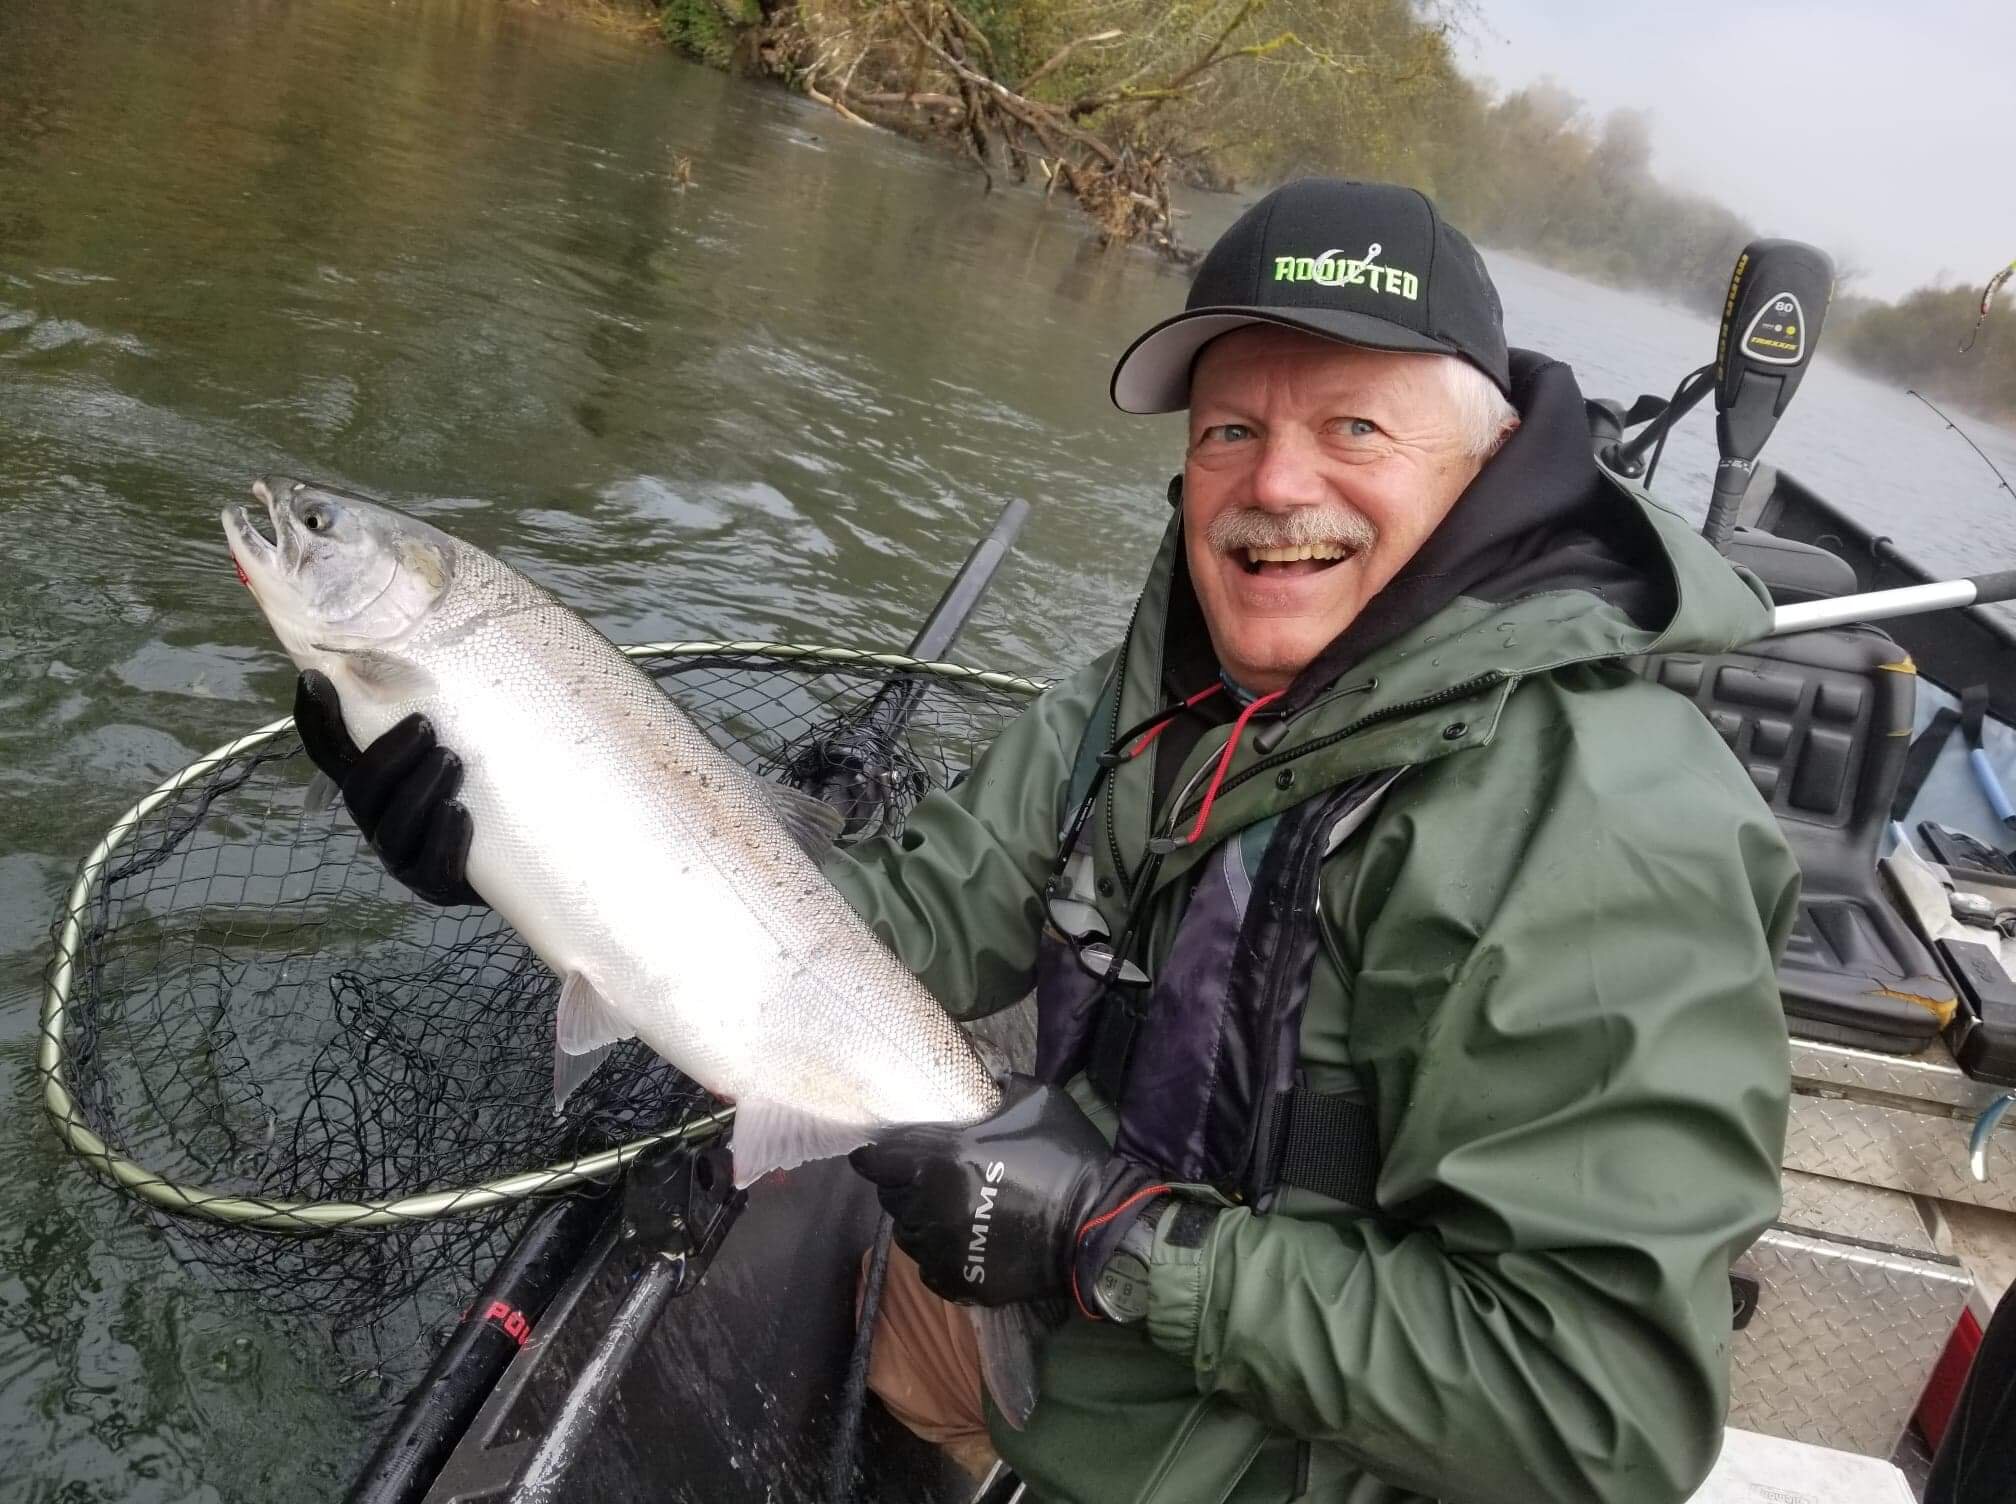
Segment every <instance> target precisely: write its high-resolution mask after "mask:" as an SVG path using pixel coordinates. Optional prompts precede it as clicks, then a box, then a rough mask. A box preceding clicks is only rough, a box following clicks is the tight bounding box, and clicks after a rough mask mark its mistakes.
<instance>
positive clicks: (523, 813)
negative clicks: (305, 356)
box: [224, 477, 1043, 1426]
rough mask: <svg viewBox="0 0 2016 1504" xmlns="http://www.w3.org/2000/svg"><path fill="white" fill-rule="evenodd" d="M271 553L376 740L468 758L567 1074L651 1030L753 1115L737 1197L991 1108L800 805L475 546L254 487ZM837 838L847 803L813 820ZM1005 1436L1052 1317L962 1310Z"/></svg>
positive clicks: (966, 1053) (688, 1068) (360, 737)
mask: <svg viewBox="0 0 2016 1504" xmlns="http://www.w3.org/2000/svg"><path fill="white" fill-rule="evenodd" d="M253 494H254V495H255V496H257V497H258V498H259V500H261V501H262V502H264V503H265V504H266V509H267V512H268V514H269V516H270V518H271V520H272V525H273V530H274V538H273V540H272V541H270V542H269V541H268V540H267V539H266V538H265V536H264V535H263V534H261V533H260V532H259V530H258V529H257V528H256V527H255V526H254V525H253V524H252V522H251V519H250V517H249V516H248V514H247V513H246V510H245V509H244V508H243V507H233V508H228V509H227V510H226V511H225V513H224V531H225V535H226V537H227V538H229V540H230V543H231V553H232V558H233V561H234V563H235V564H236V566H237V569H238V575H239V578H240V579H241V580H243V581H244V582H245V584H246V585H247V586H248V587H249V588H250V589H251V591H252V593H253V596H254V598H255V599H256V600H257V601H258V603H259V608H260V610H261V611H263V612H264V613H265V614H266V618H267V620H268V622H269V623H270V624H271V625H272V627H273V630H274V633H275V635H276V636H278V637H279V639H280V641H281V644H282V645H283V646H284V647H285V648H286V649H287V652H288V654H289V656H290V657H292V658H293V660H294V662H295V663H296V664H297V665H299V666H300V667H301V668H302V669H303V670H304V671H306V670H310V669H312V670H315V671H316V672H319V673H323V674H326V675H328V677H329V678H330V680H331V682H332V683H334V685H335V686H336V690H337V694H338V698H339V699H340V701H341V703H342V707H343V719H344V724H345V726H346V728H347V729H348V730H349V732H350V734H351V736H352V737H353V739H355V740H356V741H357V743H358V744H359V745H360V746H362V745H368V744H369V743H370V742H372V741H374V740H376V739H377V738H378V737H379V736H380V735H382V734H383V733H384V732H385V731H386V730H387V729H389V728H390V727H391V726H392V725H394V724H395V723H396V722H398V721H399V720H401V719H403V718H404V717H405V716H407V715H409V714H411V713H413V712H415V711H420V712H423V713H425V714H426V715H427V716H428V717H429V718H430V719H431V720H432V721H433V723H434V727H435V731H436V735H437V737H438V738H439V740H440V742H441V744H442V745H444V746H447V747H451V748H453V749H454V750H455V752H456V753H457V755H458V756H460V757H461V759H462V763H463V779H462V786H461V791H460V794H459V797H460V799H461V801H462V803H463V804H464V806H465V807H466V808H467V809H468V811H469V814H470V817H471V823H472V826H473V835H472V839H471V843H470V848H469V854H468V862H467V874H468V877H469V880H470V882H471V883H472V884H473V885H474V887H475V888H476V891H477V892H478V893H480V894H482V896H483V898H484V899H485V900H486V901H487V902H488V903H489V904H490V905H491V906H492V907H493V908H495V909H496V910H497V911H498V913H500V914H502V915H503V916H504V918H505V919H506V920H508V921H509V922H510V923H511V924H512V925H513V927H515V928H516V929H517V930H518V932H519V933H520V934H521V935H523V936H524V938H525V940H526V941H527V943H528V944H530V945H531V947H532V949H533V950H534V951H535V952H536V953H537V954H538V955H539V957H540V959H542V960H543V961H545V962H546V963H547V964H548V965H549V966H551V967H552V968H553V969H554V971H556V972H557V973H559V974H560V975H561V977H562V978H563V983H562V990H561V999H560V1010H559V1016H558V1018H557V1020H556V1032H555V1044H556V1050H555V1056H554V1060H555V1077H554V1085H555V1092H556V1096H558V1095H564V1092H565V1090H566V1089H567V1085H568V1082H569V1081H570V1080H571V1079H573V1078H574V1073H573V1070H572V1068H570V1065H569V1062H570V1061H582V1060H585V1059H592V1058H593V1055H594V1052H595V1051H596V1050H597V1049H599V1048H600V1047H601V1046H603V1045H605V1044H607V1043H609V1042H611V1041H613V1040H615V1039H618V1038H626V1037H629V1036H630V1035H632V1034H635V1035H636V1036H637V1037H638V1038H640V1039H642V1040H643V1041H644V1042H645V1043H646V1044H647V1045H649V1046H650V1047H651V1048H652V1049H654V1050H656V1051H657V1052H658V1053H659V1054H660V1055H663V1056H664V1057H665V1058H666V1059H667V1060H669V1061H671V1062H672V1063H673V1064H674V1065H676V1066H678V1067H679V1069H681V1070H682V1071H684V1072H685V1073H686V1074H687V1075H689V1076H691V1077H692V1078H693V1079H694V1080H696V1081H698V1082H699V1083H700V1084H701V1085H702V1086H704V1087H706V1088H707V1089H708V1090H709V1091H712V1092H715V1093H717V1094H718V1095H721V1096H724V1097H727V1098H729V1099H731V1100H732V1101H734V1103H735V1104H736V1110H735V1130H734V1155H735V1177H736V1179H737V1181H739V1182H741V1183H742V1184H745V1185H746V1184H747V1183H749V1182H750V1181H752V1180H754V1179H756V1178H757V1177H758V1176H760V1175H762V1174H764V1173H765V1172H767V1171H769V1170H771V1169H777V1168H784V1167H788V1166H790V1165H793V1164H797V1163H799V1162H800V1161H802V1160H807V1159H817V1158H822V1157H825V1156H827V1155H832V1154H838V1153H842V1152H844V1151H845V1150H848V1149H851V1148H853V1147H855V1146H856V1145H858V1144H861V1143H865V1142H867V1141H869V1140H870V1139H873V1138H875V1137H876V1136H878V1135H879V1134H880V1133H882V1132H883V1131H885V1130H887V1129H889V1128H893V1127H896V1126H899V1125H903V1124H910V1123H934V1122H945V1123H969V1122H975V1121H978V1120H979V1119H981V1118H983V1117H986V1116H987V1115H988V1114H990V1113H991V1112H993V1111H994V1110H995V1108H996V1107H998V1106H999V1105H1000V1100H1001V1093H1000V1089H999V1087H997V1086H996V1085H995V1083H994V1081H993V1080H992V1078H991V1077H990V1076H989V1075H988V1073H987V1071H986V1068H985V1066H984V1065H983V1064H982V1063H981V1060H980V1057H979V1055H978V1053H977V1052H976V1051H975V1050H974V1048H973V1046H972V1045H971V1044H970V1043H969V1042H968V1041H967V1039H966V1037H965V1035H963V1034H962V1033H960V1031H959V1029H958V1027H957V1026H956V1025H955V1024H953V1022H952V1020H951V1018H950V1017H949V1016H948V1015H947V1014H946V1013H945V1011H944V1010H943V1009H942V1008H940V1007H939V1006H938V1004H937V1002H936V1001H935V1000H934V999H933V998H932V997H931V995H930V993H929V992H927V991H926V990H925V989H924V987H923V985H922V984H921V983H919V982H918V981H917V979H916V978H915V977H913V976H912V975H911V974H910V973H909V972H908V971H906V970H904V968H903V967H902V966H901V964H899V963H898V961H897V960H896V958H895V956H894V955H893V954H892V953H891V952H890V951H888V950H887V949H886V948H884V947H883V945H882V944H881V942H879V941H878V940H876V938H875V937H874V935H873V934H872V933H870V931H869V930H868V928H867V926H866V925H865V924H863V923H862V921H861V920H860V919H859V918H858V917H856V915H855V914H854V912H853V910H852V909H850V908H849V907H848V906H847V903H846V901H845V900H844V899H842V898H841V897H840V895H839V893H838V892H837V891H836V890H835V889H834V888H833V887H832V886H831V885H830V884H828V883H827V882H826V880H825V877H824V876H823V875H822V874H821V872H820V871H819V868H818V865H817V864H816V863H815V862H814V861H813V860H812V858H811V857H810V856H808V855H807V854H806V852H805V850H804V849H803V848H802V847H801V846H800V844H799V838H798V836H796V835H794V834H793V826H796V827H798V828H801V829H803V828H809V827H810V826H811V825H813V824H814V823H816V822H814V821H813V820H812V819H811V817H810V815H809V814H808V811H807V809H806V808H797V809H795V810H792V811H790V812H789V813H788V819H787V815H786V814H784V813H780V808H779V806H780V803H781V804H782V805H784V806H786V807H788V806H790V805H791V804H792V801H793V799H794V798H798V799H800V800H801V802H802V803H803V804H804V805H806V806H812V807H815V808H817V806H815V805H814V803H813V801H809V800H802V796H792V795H789V794H785V793H780V792H778V791H776V790H774V789H772V788H770V786H768V785H766V784H764V783H763V782H762V781H761V780H759V779H758V778H756V777H755V776H754V775H753V774H750V773H748V772H746V771H744V770H743V769H742V768H741V766H740V765H739V764H737V763H736V762H735V761H734V759H732V758H731V757H729V756H728V754H727V753H725V752H723V751H722V750H721V749H720V748H719V747H717V746H715V745H714V743H713V741H712V740H711V739H710V738H709V737H708V736H707V735H706V733H705V732H703V731H701V730H700V728H699V727H698V726H696V725H695V724H694V723H693V722H692V721H691V720H690V719H688V718H687V716H686V715H685V714H684V713H683V712H682V711H681V710H680V709H679V708H678V706H677V705H675V704H674V703H673V702H672V701H671V700H670V699H669V698H668V697H667V696H666V695H665V694H664V693H663V692H662V691H661V690H660V689H659V688H658V686H657V685H656V684H654V683H652V682H651V680H650V679H649V678H647V677H646V676H645V675H644V674H643V673H642V672H641V671H640V670H639V669H638V668H637V667H636V665H635V664H633V663H631V662H630V660H629V659H627V658H625V657H624V656H623V655H622V654H621V653H620V652H618V651H617V650H616V648H615V647H614V646H613V645H612V644H611V643H610V642H609V641H608V640H607V639H606V638H604V637H603V636H602V635H601V634H600V633H598V632H596V631H595V630H594V628H592V627H590V626H589V625H588V624H587V623H586V622H585V621H583V620H582V619H581V618H580V617H578V616H576V615H575V614H574V613H573V612H572V611H570V610H568V609H567V608H566V607H565V606H563V605H561V604H560V602H558V601H557V600H555V599H554V598H553V597H552V596H551V595H549V594H547V593H546V592H545V591H544V590H542V589H540V588H539V587H538V586H537V585H535V584H533V583H532V582H531V581H530V580H528V579H526V578H525V577H524V576H523V575H520V574H519V573H517V572H516V571H515V570H513V569H511V568H509V567H508V566H506V565H505V564H503V563H501V562H500V561H498V560H497V559H494V558H492V557H491V556H490V555H488V554H486V553H484V552H483V551H482V550H480V549H476V548H472V547H470V546H469V545H468V544H466V543H463V542H461V541H460V540H459V539H456V538H454V537H451V536H450V535H449V534H447V533H443V532H441V531H440V530H439V529H437V528H434V527H430V526H428V525H427V524H426V523H423V522H420V521H417V520H416V519H414V518H410V517H406V516H404V515H403V514H401V513H398V512H395V511H393V510H392V509H391V508H389V507H385V506H381V505H379V504H378V503H375V502H370V501H366V500H363V499H361V498H358V497H351V496H344V495H341V494H340V493H337V492H333V491H329V490H326V489H324V488H320V487H311V486H306V485H304V484H302V483H300V482H297V481H288V480H282V479H279V478H274V477H269V478H268V479H267V480H265V481H261V482H259V483H257V484H256V485H254V487H253ZM819 812H820V814H821V816H822V817H823V819H824V820H825V821H826V822H828V828H829V829H830V828H832V826H833V825H835V824H837V818H836V817H835V815H834V813H833V812H832V811H830V810H824V809H823V808H820V810H819ZM969 1310H970V1311H971V1312H972V1320H973V1324H974V1328H975V1331H976V1333H977V1336H978V1341H979V1348H980V1362H981V1372H982V1376H983V1378H984V1379H985V1381H986V1384H987V1388H988V1391H989V1393H991V1394H992V1395H993V1397H994V1399H995V1402H996V1404H997V1405H998V1406H999V1408H1000V1410H1001V1413H1002V1414H1003V1415H1004V1416H1005V1417H1006V1418H1007V1420H1008V1422H1009V1424H1010V1425H1014V1426H1020V1425H1022V1424H1023V1423H1024V1422H1025V1421H1026V1420H1027V1418H1028V1416H1029V1415H1030V1413H1031V1412H1032V1411H1033V1410H1034V1408H1035V1404H1036V1384H1037V1378H1036V1373H1037V1370H1036V1352H1037V1347H1038V1344H1039V1342H1040V1340H1041V1338H1040V1332H1041V1329H1042V1324H1043V1318H1042V1316H1041V1314H1040V1313H1038V1312H1037V1311H1036V1310H1035V1309H1034V1308H1032V1307H1029V1306H1026V1305H1024V1306H1006V1307H1000V1308H993V1309H983V1308H979V1307H970V1308H969Z"/></svg>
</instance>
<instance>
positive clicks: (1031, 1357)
mask: <svg viewBox="0 0 2016 1504" xmlns="http://www.w3.org/2000/svg"><path fill="white" fill-rule="evenodd" d="M966 1309H967V1311H968V1312H969V1313H970V1314H971V1316H972V1318H973V1330H974V1333H975V1335H976V1336H977V1337H978V1338H979V1341H980V1377H981V1378H982V1379H983V1380H984V1381H985V1382H986V1385H987V1392H988V1394H990V1395H992V1396H993V1399H994V1407H995V1408H996V1409H997V1410H999V1411H1000V1412H1001V1416H1002V1419H1004V1420H1006V1421H1007V1422H1008V1424H1009V1425H1010V1426H1011V1427H1013V1428H1014V1429H1015V1430H1017V1431H1019V1430H1021V1429H1022V1428H1023V1427H1024V1426H1026V1425H1027V1424H1028V1423H1029V1417H1030V1415H1032V1414H1033V1413H1034V1412H1035V1409H1036V1368H1037V1354H1038V1352H1039V1350H1040V1348H1041V1346H1042V1343H1043V1337H1044V1334H1045V1333H1046V1332H1047V1331H1048V1330H1049V1327H1050V1322H1049V1321H1048V1320H1047V1319H1046V1317H1045V1316H1044V1313H1043V1310H1042V1308H1041V1307H1039V1306H1034V1305H1014V1306H968V1307H967V1308H966Z"/></svg>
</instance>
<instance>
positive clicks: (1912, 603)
mask: <svg viewBox="0 0 2016 1504" xmlns="http://www.w3.org/2000/svg"><path fill="white" fill-rule="evenodd" d="M1979 595H1980V590H1979V589H1978V587H1977V586H1976V584H1975V582H1974V581H1973V580H1941V581H1939V582H1938V583H1936V584H1932V585H1906V586H1904V587H1903V588H1902V589H1900V590H1872V591H1870V592H1869V593H1868V594H1866V595H1837V596H1835V597H1834V598H1833V599H1831V600H1824V601H1806V602H1803V603H1801V604H1800V605H1797V606H1780V607H1778V608H1777V610H1775V611H1773V612H1772V613H1771V630H1770V632H1769V633H1768V634H1766V635H1768V636H1771V637H1782V636H1783V635H1784V634H1785V633H1787V632H1811V631H1814V630H1815V629H1817V628H1820V627H1838V626H1841V625H1843V624H1844V623H1846V622H1851V621H1881V620H1882V619H1883V618H1884V617H1886V616H1913V615H1916V614H1917V613H1918V612H1920V611H1943V610H1945V609H1947V608H1948V607H1951V606H1971V605H1973V604H1974V601H1975V599H1976V598H1977V597H1978V596H1979Z"/></svg>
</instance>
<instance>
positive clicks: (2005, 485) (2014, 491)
mask: <svg viewBox="0 0 2016 1504" xmlns="http://www.w3.org/2000/svg"><path fill="white" fill-rule="evenodd" d="M2002 275H2003V276H2005V277H2006V276H2008V275H2009V274H2008V273H2007V272H2004V273H2003V274H2002ZM1904 395H1905V396H1907V397H1916V398H1917V399H1918V400H1919V401H1920V402H1922V403H1924V404H1925V405H1926V406H1927V407H1929V408H1931V409H1932V411H1933V412H1934V413H1937V414H1938V416H1939V419H1940V421H1941V422H1943V423H1944V424H1945V425H1946V426H1947V427H1948V428H1950V429H1952V430H1953V431H1954V432H1955V433H1957V434H1959V435H1960V439H1961V442H1962V443H1964V444H1965V445H1966V446H1967V447H1968V448H1969V449H1971V450H1973V451H1974V452H1975V453H1976V454H1978V455H1980V456H1981V463H1982V464H1984V465H1986V466H1987V467H1988V468H1989V470H1991V471H1992V472H1993V473H1994V476H1995V479H1996V480H1997V481H1999V482H2001V485H2002V489H2003V490H2005V491H2007V492H2008V493H2009V494H2010V495H2011V496H2016V487H2012V486H2011V485H2010V484H2009V477H2008V476H2006V475H2004V474H2003V473H2002V472H2001V471H2000V470H1998V469H1996V468H1995V462H1994V461H1993V460H1991V459H1989V458H1988V455H1987V453H1986V452H1985V451H1984V450H1983V449H1982V448H1981V446H1980V445H1979V444H1977V443H1975V442H1974V441H1973V439H1971V438H1969V437H1968V436H1967V430H1966V429H1964V428H1962V427H1961V426H1960V425H1959V424H1958V423H1955V422H1954V421H1953V420H1952V419H1951V418H1949V417H1947V416H1946V415H1945V414H1944V413H1942V412H1940V411H1939V407H1938V405H1937V404H1936V403H1935V402H1933V400H1932V399H1931V398H1930V397H1928V396H1926V395H1925V394H1924V393H1923V392H1921V391H1919V390H1917V388H1915V387H1908V386H1907V387H1905V388H1904Z"/></svg>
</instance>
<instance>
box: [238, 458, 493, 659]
mask: <svg viewBox="0 0 2016 1504" xmlns="http://www.w3.org/2000/svg"><path fill="white" fill-rule="evenodd" d="M252 494H253V496H254V497H255V498H257V499H258V500H259V501H260V502H262V503H264V504H265V507H266V515H267V519H268V521H269V522H270V524H271V526H272V529H273V536H272V538H271V539H270V540H269V539H268V538H267V537H266V535H265V534H264V533H262V532H261V531H260V530H259V527H258V525H257V524H256V523H255V522H254V521H253V519H252V514H251V511H250V509H248V508H246V507H226V508H225V509H224V536H225V538H226V539H227V540H228V541H229V543H230V545H231V559H232V562H233V563H234V564H235V565H236V566H237V569H238V577H239V578H240V579H241V580H243V581H244V582H245V584H246V586H247V587H248V588H249V589H250V590H251V592H252V597H253V599H254V600H256V601H257V602H258V603H259V609H260V610H261V611H263V612H264V613H265V615H266V619H267V621H268V622H270V623H271V624H272V627H273V631H274V634H275V635H276V636H278V637H279V639H280V643H281V646H283V647H284V648H286V650H287V654H288V656H289V657H291V658H292V659H293V660H294V662H295V663H296V664H298V665H299V666H300V667H301V668H304V669H308V668H317V669H323V670H324V671H327V667H328V660H329V659H330V658H332V657H333V656H337V655H340V654H345V653H347V654H355V653H357V652H360V651H366V650H372V649H376V650H380V651H384V650H389V649H394V648H396V647H397V646H398V644H399V643H401V642H403V641H404V640H405V639H406V638H408V637H409V636H410V635H411V634H412V632H413V629H414V628H415V627H417V626H418V625H419V624H420V623H421V622H422V621H423V620H425V619H426V617H427V615H428V613H429V612H431V611H432V610H433V609H434V608H435V607H436V606H437V605H439V604H440V602H441V600H442V599H443V597H445V596H446V595H447V593H448V587H449V584H450V582H451V581H452V580H453V578H454V572H455V556H454V544H453V540H452V539H450V538H449V537H448V535H447V534H445V533H442V532H440V531H439V530H438V529H435V528H432V527H429V526H428V525H427V524H426V523H424V522H420V521H418V520H417V519H415V518H412V517H407V516H404V515H402V514H401V513H398V512H395V511H393V510H392V509H391V508H390V507H387V506H381V505H380V504H379V503H377V502H374V501H366V500H365V499H364V498H362V497H359V496H346V495H344V494H343V493H341V492H340V491H331V490H328V489H327V488H325V487H322V486H315V485H309V484H307V483H306V482H304V481H298V480H288V479H286V478H284V477H281V476H274V475H269V476H267V477H265V478H264V479H262V480H257V481H254V482H253V483H252Z"/></svg>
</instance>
